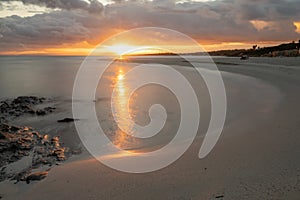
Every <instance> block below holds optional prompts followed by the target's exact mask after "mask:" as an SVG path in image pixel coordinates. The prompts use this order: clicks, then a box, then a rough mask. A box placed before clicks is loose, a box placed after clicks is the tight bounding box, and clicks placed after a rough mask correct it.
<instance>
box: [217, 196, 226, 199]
mask: <svg viewBox="0 0 300 200" xmlns="http://www.w3.org/2000/svg"><path fill="white" fill-rule="evenodd" d="M220 198H224V195H219V196H216V199H220Z"/></svg>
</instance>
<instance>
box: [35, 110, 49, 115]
mask: <svg viewBox="0 0 300 200" xmlns="http://www.w3.org/2000/svg"><path fill="white" fill-rule="evenodd" d="M36 114H37V115H46V114H47V113H46V111H45V110H37V111H36Z"/></svg>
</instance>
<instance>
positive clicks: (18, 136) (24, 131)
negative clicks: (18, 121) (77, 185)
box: [0, 123, 72, 182]
mask: <svg viewBox="0 0 300 200" xmlns="http://www.w3.org/2000/svg"><path fill="white" fill-rule="evenodd" d="M71 153H72V152H71V151H70V150H69V148H67V147H63V146H62V145H61V142H60V139H59V137H57V136H55V137H50V136H49V135H42V134H40V133H38V132H37V131H34V130H33V129H32V128H30V127H17V126H13V125H8V124H5V123H2V124H0V168H1V170H0V182H1V181H4V180H6V179H12V180H16V181H17V182H19V181H26V182H28V181H29V182H30V181H31V180H39V178H42V177H44V175H45V174H44V175H43V174H33V175H32V176H29V177H28V174H30V173H31V172H32V169H37V168H39V167H43V166H48V167H51V166H54V165H56V164H57V162H61V161H65V160H66V159H67V157H68V156H70V155H71ZM25 156H31V157H30V160H31V163H30V165H29V167H26V168H25V169H22V170H21V171H18V172H16V173H15V174H11V172H10V171H9V170H8V169H6V168H9V166H10V164H11V163H15V162H17V161H19V160H21V159H22V158H24V157H25ZM37 175H38V176H37Z"/></svg>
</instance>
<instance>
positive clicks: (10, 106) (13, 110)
mask: <svg viewBox="0 0 300 200" xmlns="http://www.w3.org/2000/svg"><path fill="white" fill-rule="evenodd" d="M45 101H46V98H43V97H41V98H39V97H35V96H20V97H17V98H15V99H7V100H4V101H1V102H0V123H1V122H4V120H5V119H11V118H14V117H19V116H21V115H24V114H32V115H39V116H42V115H46V114H48V113H52V112H54V110H55V108H54V107H45V108H37V106H38V105H39V104H42V103H44V102H45ZM6 121H7V120H6Z"/></svg>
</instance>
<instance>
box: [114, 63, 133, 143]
mask: <svg viewBox="0 0 300 200" xmlns="http://www.w3.org/2000/svg"><path fill="white" fill-rule="evenodd" d="M123 68H124V67H122V66H118V67H117V70H116V75H115V76H114V77H113V79H114V80H113V82H114V84H113V88H114V90H115V93H114V96H113V97H112V98H114V101H113V104H112V106H113V107H114V115H115V120H116V122H117V124H118V125H119V127H122V129H123V131H124V132H123V131H122V130H120V129H117V131H116V134H115V137H114V144H115V145H116V146H117V147H119V148H122V149H123V148H130V146H131V144H133V143H134V138H133V137H131V136H129V135H128V134H127V133H130V132H131V131H132V128H133V121H132V118H131V117H132V115H133V114H134V113H133V110H132V109H131V108H130V102H131V101H130V99H129V98H128V97H129V94H128V92H129V87H130V86H129V85H128V82H126V80H125V70H124V69H123ZM128 114H129V115H128Z"/></svg>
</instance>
